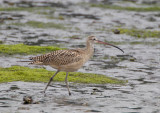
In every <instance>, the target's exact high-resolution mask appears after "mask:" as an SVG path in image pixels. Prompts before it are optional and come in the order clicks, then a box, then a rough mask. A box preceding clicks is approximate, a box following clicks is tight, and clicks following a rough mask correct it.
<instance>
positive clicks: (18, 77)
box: [0, 66, 127, 85]
mask: <svg viewBox="0 0 160 113" xmlns="http://www.w3.org/2000/svg"><path fill="white" fill-rule="evenodd" d="M54 73H55V72H53V71H47V70H45V69H42V68H41V69H40V68H39V69H31V68H28V67H21V66H12V67H10V68H0V78H1V79H0V82H1V83H3V82H13V81H24V82H48V81H49V78H50V77H51V76H52V75H53V74H54ZM65 76H66V73H65V72H60V73H59V74H57V76H56V77H55V78H54V81H58V82H62V81H64V80H65ZM68 80H69V82H74V83H87V84H108V83H110V84H121V85H123V84H125V83H127V81H124V80H118V79H116V78H111V77H106V76H105V75H100V74H93V73H80V72H72V73H70V74H69V77H68Z"/></svg>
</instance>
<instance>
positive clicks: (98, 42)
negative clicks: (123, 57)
mask: <svg viewBox="0 0 160 113" xmlns="http://www.w3.org/2000/svg"><path fill="white" fill-rule="evenodd" d="M96 41H97V43H100V44H105V45H110V46H112V47H115V48H117V49H119V50H121V51H122V52H123V53H124V51H123V50H122V49H121V48H119V47H117V46H115V45H112V44H110V43H107V42H102V41H99V40H96Z"/></svg>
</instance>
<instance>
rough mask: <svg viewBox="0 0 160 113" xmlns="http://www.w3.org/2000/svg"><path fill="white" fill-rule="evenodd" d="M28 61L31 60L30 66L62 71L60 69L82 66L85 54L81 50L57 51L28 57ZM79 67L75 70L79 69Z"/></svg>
mask: <svg viewBox="0 0 160 113" xmlns="http://www.w3.org/2000/svg"><path fill="white" fill-rule="evenodd" d="M30 60H32V62H31V63H30V64H37V65H50V66H52V67H53V68H56V69H59V70H64V69H62V68H67V67H68V68H76V67H73V66H76V65H79V66H80V65H81V66H82V65H83V64H84V63H85V53H84V50H83V49H69V50H57V51H53V52H51V53H48V54H45V55H41V56H36V57H30ZM73 64H75V65H73ZM79 66H77V68H80V67H79ZM64 71H66V69H65V70H64Z"/></svg>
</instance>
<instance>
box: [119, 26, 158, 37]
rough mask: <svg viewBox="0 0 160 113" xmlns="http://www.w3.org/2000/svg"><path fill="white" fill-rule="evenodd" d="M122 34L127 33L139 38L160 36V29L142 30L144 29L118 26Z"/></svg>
mask: <svg viewBox="0 0 160 113" xmlns="http://www.w3.org/2000/svg"><path fill="white" fill-rule="evenodd" d="M118 30H119V31H120V34H127V35H130V36H133V37H138V38H150V37H152V38H160V31H156V30H155V31H150V30H142V29H134V28H132V29H127V28H118Z"/></svg>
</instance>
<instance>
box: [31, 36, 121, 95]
mask: <svg viewBox="0 0 160 113" xmlns="http://www.w3.org/2000/svg"><path fill="white" fill-rule="evenodd" d="M95 42H96V43H101V44H107V45H110V46H113V47H116V48H118V47H117V46H114V45H111V44H109V43H105V42H102V41H99V40H97V38H96V37H95V36H89V37H88V38H87V42H86V47H85V48H80V49H68V50H57V51H53V52H51V53H48V54H45V55H41V56H36V57H30V60H32V61H31V63H30V64H36V65H49V66H51V67H53V68H55V69H57V72H56V73H55V74H54V75H53V76H52V77H51V79H50V81H49V82H48V84H47V86H46V88H45V90H44V92H45V91H46V89H47V87H48V86H49V84H50V82H51V81H52V79H53V78H54V76H55V75H56V74H57V73H58V72H60V71H65V72H66V78H65V83H66V85H67V89H68V92H69V95H71V93H70V90H69V86H68V82H67V76H68V72H73V71H77V70H78V69H79V68H81V67H82V66H83V65H84V63H85V62H87V61H88V60H89V59H90V58H91V56H92V55H93V52H94V43H95ZM118 49H120V48H118ZM120 50H121V49H120ZM121 51H122V52H123V50H121Z"/></svg>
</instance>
